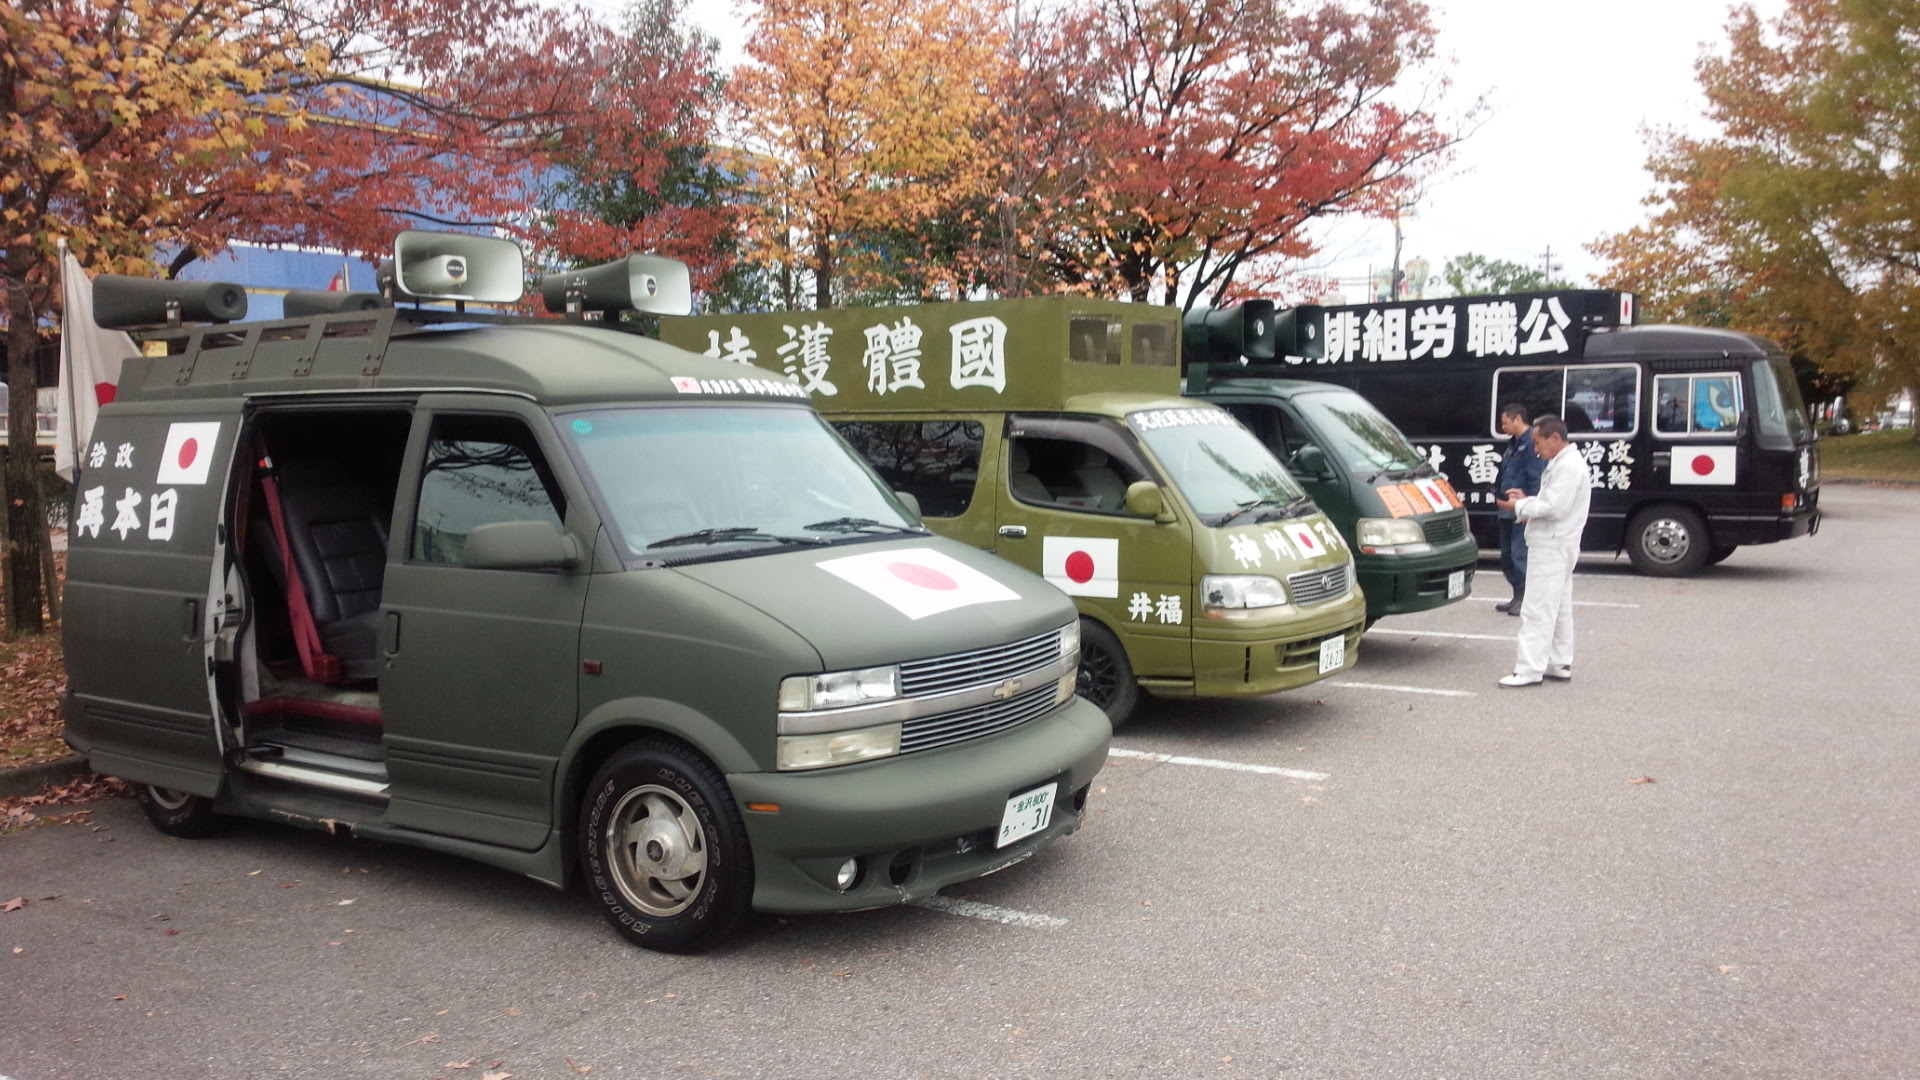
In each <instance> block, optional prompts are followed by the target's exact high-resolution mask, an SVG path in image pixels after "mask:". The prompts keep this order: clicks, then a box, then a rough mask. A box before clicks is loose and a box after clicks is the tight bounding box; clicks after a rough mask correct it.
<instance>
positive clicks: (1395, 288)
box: [1387, 204, 1405, 300]
mask: <svg viewBox="0 0 1920 1080" xmlns="http://www.w3.org/2000/svg"><path fill="white" fill-rule="evenodd" d="M1401 239H1402V238H1401V236H1400V207H1399V205H1397V204H1396V205H1395V206H1394V208H1393V274H1392V275H1391V276H1389V277H1388V278H1387V299H1388V300H1398V299H1400V282H1401V281H1402V280H1404V279H1405V275H1404V274H1402V273H1401V271H1400V242H1401Z"/></svg>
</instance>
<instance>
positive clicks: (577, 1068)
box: [567, 1058, 593, 1076]
mask: <svg viewBox="0 0 1920 1080" xmlns="http://www.w3.org/2000/svg"><path fill="white" fill-rule="evenodd" d="M567 1068H569V1069H572V1070H573V1071H574V1074H575V1075H576V1076H577V1075H580V1074H582V1073H590V1072H592V1071H593V1066H591V1065H576V1064H574V1061H573V1059H572V1058H568V1059H567Z"/></svg>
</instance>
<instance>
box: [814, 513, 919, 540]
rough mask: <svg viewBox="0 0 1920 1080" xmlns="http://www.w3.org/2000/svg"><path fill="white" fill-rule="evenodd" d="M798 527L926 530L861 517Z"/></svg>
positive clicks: (900, 530)
mask: <svg viewBox="0 0 1920 1080" xmlns="http://www.w3.org/2000/svg"><path fill="white" fill-rule="evenodd" d="M800 527H801V528H803V529H811V530H813V531H815V532H859V531H861V530H863V529H879V530H881V531H882V532H900V533H912V534H914V535H915V536H919V535H922V534H924V533H925V532H926V531H927V530H925V529H923V528H920V527H918V526H914V525H894V524H891V523H889V522H885V521H875V520H873V519H872V518H863V517H841V518H829V519H828V520H826V521H816V522H814V523H813V524H811V525H802V526H800Z"/></svg>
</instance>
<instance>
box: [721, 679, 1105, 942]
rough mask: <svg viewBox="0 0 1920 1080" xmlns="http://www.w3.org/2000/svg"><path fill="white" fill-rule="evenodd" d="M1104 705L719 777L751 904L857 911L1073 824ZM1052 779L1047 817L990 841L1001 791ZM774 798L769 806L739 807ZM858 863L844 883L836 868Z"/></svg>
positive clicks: (914, 894)
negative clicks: (734, 811) (887, 753)
mask: <svg viewBox="0 0 1920 1080" xmlns="http://www.w3.org/2000/svg"><path fill="white" fill-rule="evenodd" d="M1112 735H1113V728H1112V727H1111V726H1110V725H1109V724H1108V723H1107V717H1106V714H1105V713H1103V712H1101V711H1100V709H1099V708H1098V707H1096V706H1095V705H1093V704H1092V703H1091V702H1088V701H1087V700H1086V699H1084V698H1080V697H1074V698H1071V699H1069V700H1068V702H1067V703H1066V704H1065V705H1062V706H1060V707H1059V708H1058V709H1055V710H1053V711H1052V712H1050V713H1048V714H1047V715H1045V716H1043V717H1041V718H1040V719H1038V720H1035V721H1033V722H1032V723H1029V724H1025V725H1022V726H1021V727H1018V728H1015V729H1014V730H1012V731H1008V732H1005V733H1002V734H999V735H993V736H988V737H986V738H983V739H980V740H977V741H975V742H970V743H963V744H961V745H959V746H953V747H948V748H946V749H942V750H937V751H929V752H926V753H922V754H909V755H906V756H904V757H896V758H887V759H885V760H883V761H876V762H872V763H870V764H864V765H852V766H843V767H840V768H834V769H822V770H819V771H817V772H804V773H765V772H755V773H733V774H730V775H728V777H727V783H728V784H729V785H731V786H732V788H733V794H734V799H735V801H737V802H738V803H739V804H740V808H741V811H740V812H741V813H742V815H744V816H745V818H746V823H747V835H748V837H749V838H750V839H751V841H752V843H753V858H754V877H755V880H754V891H753V906H754V908H755V909H756V910H759V911H768V912H776V913H789V912H822V911H859V910H862V909H865V908H875V907H885V906H888V905H892V904H900V903H905V902H906V901H908V900H913V899H918V898H921V897H925V896H931V895H933V894H934V893H935V892H937V891H939V890H940V889H941V888H942V887H944V886H947V885H951V884H953V883H954V882H957V881H965V880H968V879H970V878H976V877H980V876H982V875H985V874H990V873H992V872H994V871H995V870H999V869H1001V868H1003V867H1006V866H1009V865H1011V864H1013V863H1016V862H1019V861H1020V860H1022V859H1025V858H1027V857H1028V856H1030V855H1032V854H1033V853H1034V852H1035V851H1037V850H1039V849H1040V848H1042V847H1045V846H1046V845H1048V844H1050V843H1052V842H1053V841H1055V840H1058V839H1059V838H1060V837H1062V836H1065V835H1067V834H1068V833H1071V832H1073V831H1074V830H1076V829H1078V828H1079V827H1080V814H1081V811H1082V809H1083V808H1084V806H1085V802H1086V794H1087V788H1088V786H1089V785H1090V784H1091V783H1092V782H1093V777H1094V774H1096V773H1098V772H1099V771H1100V769H1101V767H1102V766H1103V765H1105V764H1106V760H1107V742H1108V740H1109V739H1110V738H1111V737H1112ZM1049 782H1057V783H1058V784H1059V785H1060V787H1059V790H1058V791H1057V792H1056V793H1055V795H1054V810H1053V819H1052V822H1051V823H1050V824H1049V825H1048V826H1047V828H1046V829H1044V830H1043V831H1041V832H1039V833H1036V834H1035V835H1033V836H1029V837H1027V838H1025V839H1023V840H1020V841H1017V842H1015V843H1013V844H1010V845H1008V846H1007V847H1004V848H995V847H994V846H993V842H994V838H995V837H994V834H995V833H996V832H997V831H998V830H999V827H1000V821H1001V818H1002V816H1003V815H1004V814H1005V812H1006V807H1007V799H1008V798H1010V797H1011V796H1013V795H1015V794H1018V793H1021V792H1025V791H1030V790H1032V789H1034V788H1037V787H1040V786H1043V785H1045V784H1047V783H1049ZM749 803H777V804H778V805H779V807H780V809H779V812H777V813H767V812H760V811H754V810H748V809H747V808H746V807H747V804H749ZM849 858H858V859H860V860H861V861H862V871H861V875H860V879H859V881H858V882H857V883H856V884H855V885H854V886H853V887H852V888H851V889H849V890H847V891H845V892H842V891H840V890H838V889H836V888H834V887H833V885H832V880H833V873H834V871H835V869H836V868H838V867H839V866H840V864H841V863H843V862H845V861H846V860H847V859H849Z"/></svg>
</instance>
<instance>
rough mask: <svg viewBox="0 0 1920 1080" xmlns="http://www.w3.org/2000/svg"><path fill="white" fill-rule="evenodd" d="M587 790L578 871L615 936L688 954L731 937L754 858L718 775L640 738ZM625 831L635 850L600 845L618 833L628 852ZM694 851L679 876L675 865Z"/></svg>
mask: <svg viewBox="0 0 1920 1080" xmlns="http://www.w3.org/2000/svg"><path fill="white" fill-rule="evenodd" d="M588 791H589V797H588V798H587V800H586V801H585V803H584V805H583V806H582V807H581V811H580V826H579V827H580V858H581V867H582V870H583V871H584V874H585V877H586V879H587V888H588V892H589V893H590V895H592V896H593V897H594V899H595V900H597V901H598V902H599V904H600V908H601V910H602V912H604V913H605V915H606V916H607V919H608V921H609V922H611V923H612V924H613V926H614V928H615V929H616V930H618V931H619V932H620V933H621V934H622V935H623V936H625V937H626V938H627V939H628V940H629V941H632V942H634V943H635V944H638V945H641V946H643V947H645V948H649V949H655V950H658V951H661V952H673V953H694V952H703V951H705V950H707V949H710V948H713V947H714V946H715V945H718V944H720V943H721V942H722V941H723V940H725V939H726V938H727V937H728V936H730V935H731V934H732V933H733V932H734V931H735V930H736V929H738V927H739V926H740V924H741V923H742V922H743V921H744V920H745V919H746V917H747V915H748V914H749V912H750V905H751V902H752V899H753V857H752V852H751V850H750V849H749V847H748V842H747V834H746V825H745V823H744V822H743V821H742V820H741V818H740V811H739V809H738V808H737V807H736V806H735V805H734V801H733V797H732V794H731V792H729V791H728V789H727V785H726V780H725V778H723V777H722V776H721V775H720V773H719V771H718V770H717V769H715V768H714V767H713V766H712V765H711V764H710V763H708V762H707V761H706V760H705V759H704V758H702V757H700V756H699V755H698V754H697V753H695V752H694V751H692V750H691V749H689V748H687V747H686V746H683V745H681V744H680V743H677V742H673V741H670V740H666V739H645V740H641V741H639V742H636V743H633V744H631V745H629V746H627V747H624V748H622V749H621V750H620V751H619V752H617V753H615V754H614V755H613V756H612V757H611V758H609V759H608V760H607V762H606V763H605V764H604V765H602V766H601V767H600V770H599V771H598V772H597V773H596V774H595V775H594V779H593V784H592V786H591V787H590V788H589V789H588ZM633 830H639V832H640V835H641V836H642V837H645V838H647V839H646V840H645V842H644V843H637V844H634V846H633V847H632V848H631V849H627V850H623V849H622V847H620V846H618V845H614V844H611V843H610V842H609V837H610V835H612V833H613V832H614V831H618V832H619V833H621V834H622V835H623V836H628V837H629V839H628V843H633V841H632V840H631V833H632V831H633ZM695 852H697V854H698V857H697V858H695V859H693V860H691V864H690V865H696V866H697V869H688V867H687V865H683V861H684V860H683V857H684V856H685V855H687V854H690V853H695ZM649 871H653V873H650V872H649ZM683 871H684V876H681V875H682V872H683ZM683 890H690V891H685V892H684V895H683ZM649 904H651V905H652V906H655V907H656V909H657V910H654V911H648V910H645V908H646V907H647V906H649Z"/></svg>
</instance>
